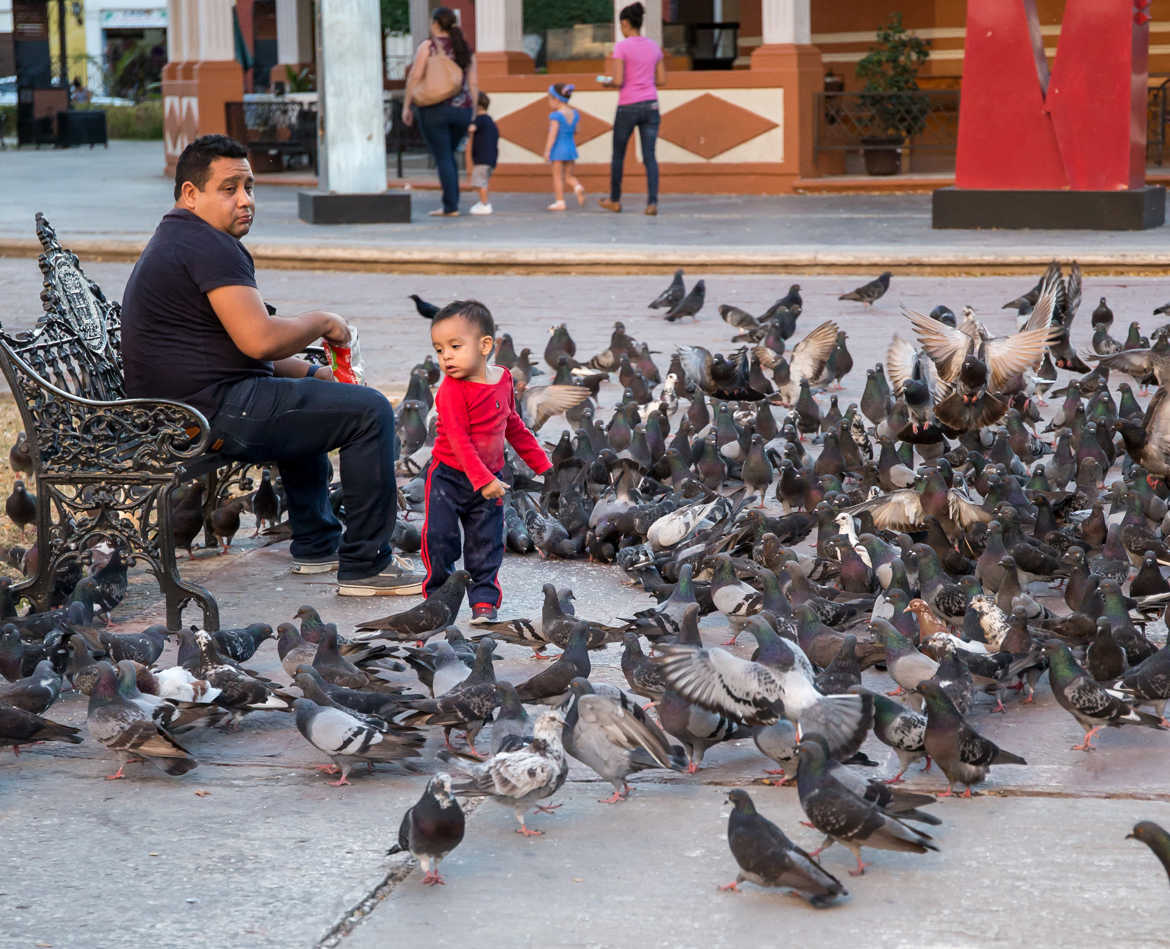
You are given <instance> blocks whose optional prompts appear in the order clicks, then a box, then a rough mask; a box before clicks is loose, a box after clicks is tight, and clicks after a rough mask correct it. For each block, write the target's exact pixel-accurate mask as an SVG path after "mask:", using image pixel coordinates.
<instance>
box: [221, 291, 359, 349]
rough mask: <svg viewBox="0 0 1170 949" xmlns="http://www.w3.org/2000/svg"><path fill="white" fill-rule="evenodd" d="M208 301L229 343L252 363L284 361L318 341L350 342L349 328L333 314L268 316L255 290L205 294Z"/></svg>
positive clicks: (340, 344) (341, 344)
mask: <svg viewBox="0 0 1170 949" xmlns="http://www.w3.org/2000/svg"><path fill="white" fill-rule="evenodd" d="M207 299H208V301H209V302H210V303H211V308H212V309H213V310H215V315H216V316H217V317H219V321H220V323H222V324H223V328H224V329H225V330H227V333H228V336H230V337H231V338H232V342H233V343H235V344H236V346H237V347H238V348H239V350H240V352H242V353H243V354H244V355H245V356H251V357H252V358H253V359H270V360H281V359H286V358H287V357H289V356H294V355H296V354H297V353H299V352H300V351H301V350H302V349H304V348H305V347H306V346H308V345H309V344H310V343H312V342H314V341H315V340H318V339H321V338H324V339H327V340H329V342H331V343H334V344H336V345H338V346H344V345H345V344H346V343H347V342H348V341H349V327H348V326H347V325H346V323H345V320H343V319H342V318H341V317H340V316H338V315H337V314H336V313H328V312H326V311H325V310H313V311H312V312H311V313H302V314H301V315H300V316H294V317H289V318H284V317H277V316H269V315H268V311H267V310H266V309H265V307H264V300H263V299H261V297H260V291H259V290H257V289H256V288H255V287H240V286H234V287H219V288H217V289H215V290H211V291H210V292H208V294H207Z"/></svg>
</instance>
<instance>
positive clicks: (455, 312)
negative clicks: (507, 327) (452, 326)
mask: <svg viewBox="0 0 1170 949" xmlns="http://www.w3.org/2000/svg"><path fill="white" fill-rule="evenodd" d="M456 316H461V317H463V319H465V320H467V322H468V323H470V324H471V325H472V326H474V327H475V328H476V330H477V331H478V333H479V335H480V336H495V335H496V321H495V320H493V319H492V313H491V310H489V309H488V308H487V307H486V306H484V305H483V304H482V303H480V302H479V301H478V300H453V301H452V302H451V303H448V304H447V305H446V306H445V307H443V309H441V310H439V312H438V313H436V314H435V315H434V317H432V319H431V326H434V325H435V324H436V323H441V322H442V321H443V320H449V319H451V318H453V317H456Z"/></svg>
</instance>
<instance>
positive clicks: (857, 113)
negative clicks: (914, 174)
mask: <svg viewBox="0 0 1170 949" xmlns="http://www.w3.org/2000/svg"><path fill="white" fill-rule="evenodd" d="M814 117H815V122H814V125H813V148H814V151H815V152H816V154H817V155H820V154H821V153H822V152H846V151H860V150H861V149H862V147H863V144H862V140H863V139H870V138H890V137H898V136H899V134H900V133H899V131H897V130H905V131H908V132H910V133H911V134H909V135H907V136H905V138H906V141H907V142H908V143H909V144H910V146H911V147H912V148H914V149H920V150H929V151H937V152H947V151H950V152H953V151H954V150H955V146H956V142H957V141H958V137H959V90H957V89H919V90H916V91H914V92H881V93H872V92H818V93H816V110H815V113H814Z"/></svg>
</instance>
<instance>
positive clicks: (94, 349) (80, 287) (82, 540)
mask: <svg viewBox="0 0 1170 949" xmlns="http://www.w3.org/2000/svg"><path fill="white" fill-rule="evenodd" d="M37 236H38V237H39V238H40V241H41V246H42V247H43V248H44V253H43V254H41V256H40V257H39V258H38V264H39V266H40V269H41V273H42V274H43V276H44V287H43V290H42V292H41V302H42V305H43V307H44V310H45V312H44V315H43V316H41V317H40V319H38V320H37V322H36V324H35V325H34V326H33V327H32V329H30V330H27V331H25V332H21V333H17V334H8V333H4V332H3V331H2V330H0V369H3V372H4V375H5V377H6V378H7V379H8V383H9V386H10V387H11V389H12V392H13V394H14V395H15V396H16V401H17V405H18V406H19V408H20V412H21V417H22V419H23V421H24V425H25V432H26V434H27V436H28V444H29V453H30V455H31V457H32V459H33V465H34V475H35V477H36V482H37V493H38V495H39V499H40V504H39V505H38V511H37V544H38V551H39V554H40V555H39V557H38V569H37V575H36V576H35V577H33V578H32V579H31V580H28V581H25V582H23V583H20V584H17V585H15V586H14V587H13V592H14V594H16V595H20V594H22V593H23V594H24V595H25V596H28V597H29V598H31V599H32V600H33V601H34V603H35V604H36V606H37V608H38V609H45V608H47V607H48V605H49V604H48V599H49V596H50V594H51V589H52V586H53V582H54V577H55V576H56V573H57V571H58V569H59V568H60V567H62V566H68V565H69V564H70V563H75V562H78V561H81V560H83V559H84V558H86V557H87V554H88V551H89V549H90V547H91V546H92V545H93V544H94V543H96V542H97V541H99V540H104V541H107V542H109V543H111V544H112V545H113V546H114V547H115V548H117V549H119V550H121V552H122V554H123V556H124V557H125V558H126V560H127V563H128V564H131V563H134V562H136V561H137V560H139V559H144V560H145V561H146V562H147V563H148V565H149V566H150V569H151V570H152V571H153V572H154V574H155V576H156V577H157V578H158V581H159V585H160V586H161V587H162V589H163V592H164V593H165V594H166V599H167V618H168V624H169V625H172V626H176V625H177V624H178V621H179V616H180V612H181V609H182V606H183V604H185V603H186V602H188V601H189V600H192V599H195V600H197V601H199V603H200V605H201V606H202V608H203V613H204V625H205V626H206V627H207V628H208V629H215V628H218V625H219V610H218V608H217V607H216V604H215V600H214V598H212V596H211V594H210V593H208V592H207V591H206V590H204V589H203V588H202V587H200V586H197V585H195V584H193V583H189V582H186V581H184V580H183V579H182V578H181V577H180V575H179V571H178V567H177V564H176V561H175V552H174V540H173V537H172V534H171V527H170V513H169V497H170V492H171V490H172V488H173V487H174V486H175V484H176V473H177V472H178V470H179V469H180V466H182V465H183V464H185V463H186V462H189V461H191V460H192V459H195V458H196V457H198V456H199V455H201V454H202V453H203V452H204V451H205V450H206V445H207V438H208V424H207V420H206V419H205V418H204V417H203V415H202V414H201V413H200V412H198V411H197V410H196V409H193V408H191V407H190V406H187V405H184V404H182V403H180V402H171V401H166V400H151V399H126V398H124V396H125V389H124V386H123V379H122V355H121V310H120V308H119V306H118V304H117V303H114V302H112V301H110V300H107V299H106V297H105V295H104V294H103V293H102V291H101V288H100V287H99V286H98V285H97V284H96V283H94V282H93V281H92V280H90V279H89V278H88V277H87V276H86V275H85V272H84V271H83V270H82V268H81V264H80V262H79V261H78V259H77V256H76V255H75V254H73V253H72V252H71V251H69V250H67V249H65V248H63V247H62V246H61V244H60V242H59V241H58V240H57V235H56V232H55V231H54V230H53V228H52V226H51V225H50V224H49V222H48V221H46V220H45V218H44V216H43V215H41V214H39V213H38V214H37Z"/></svg>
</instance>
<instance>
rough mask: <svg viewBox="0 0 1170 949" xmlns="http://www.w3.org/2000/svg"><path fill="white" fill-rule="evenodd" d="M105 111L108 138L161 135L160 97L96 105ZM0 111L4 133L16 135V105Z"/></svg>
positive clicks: (2, 107) (160, 136)
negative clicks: (4, 119)
mask: <svg viewBox="0 0 1170 949" xmlns="http://www.w3.org/2000/svg"><path fill="white" fill-rule="evenodd" d="M97 108H99V109H101V110H102V111H103V112H105V113H106V133H107V134H108V135H109V137H110V138H112V139H113V138H133V139H139V140H144V141H153V140H155V139H162V137H163V108H162V100H161V99H150V100H147V101H146V102H139V103H138V105H110V106H98V107H97ZM0 113H2V114H4V115H7V116H8V123H7V124H6V125H5V126H4V134H5V135H7V136H8V137H9V138H15V137H16V106H14V105H4V106H0Z"/></svg>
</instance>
